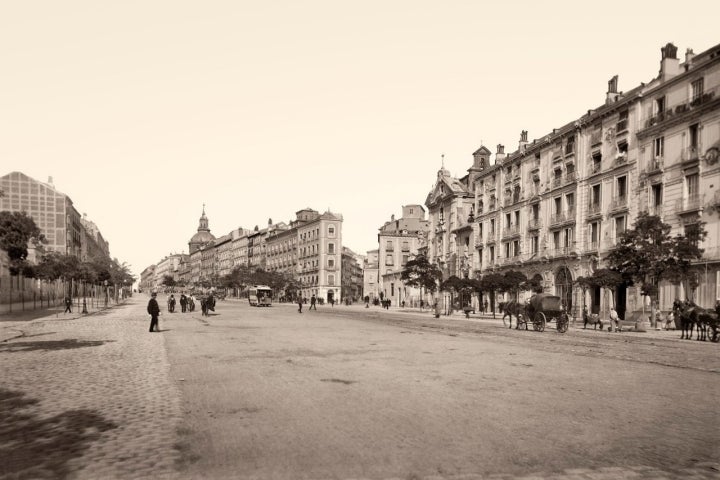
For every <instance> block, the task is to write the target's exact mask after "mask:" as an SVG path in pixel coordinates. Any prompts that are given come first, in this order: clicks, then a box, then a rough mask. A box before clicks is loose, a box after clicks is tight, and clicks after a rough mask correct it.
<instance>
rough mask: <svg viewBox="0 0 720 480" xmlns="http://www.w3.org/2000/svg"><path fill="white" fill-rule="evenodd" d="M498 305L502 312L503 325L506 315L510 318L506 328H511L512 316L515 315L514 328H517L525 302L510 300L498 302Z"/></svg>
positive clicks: (523, 312)
mask: <svg viewBox="0 0 720 480" xmlns="http://www.w3.org/2000/svg"><path fill="white" fill-rule="evenodd" d="M498 307H499V308H500V311H501V312H502V314H503V316H502V321H503V326H505V317H508V318H509V319H510V326H509V327H508V328H512V317H513V315H515V318H516V319H517V320H516V321H515V329H516V330H517V329H518V327H519V326H520V323H521V318H522V317H523V316H524V315H525V304H524V303H520V302H515V301H512V300H511V301H509V302H500V303H499V305H498Z"/></svg>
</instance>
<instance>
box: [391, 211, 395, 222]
mask: <svg viewBox="0 0 720 480" xmlns="http://www.w3.org/2000/svg"><path fill="white" fill-rule="evenodd" d="M390 221H391V222H394V221H395V214H394V213H393V214H392V215H390Z"/></svg>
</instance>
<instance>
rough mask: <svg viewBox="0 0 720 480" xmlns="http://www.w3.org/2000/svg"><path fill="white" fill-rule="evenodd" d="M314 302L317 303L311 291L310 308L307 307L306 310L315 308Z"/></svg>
mask: <svg viewBox="0 0 720 480" xmlns="http://www.w3.org/2000/svg"><path fill="white" fill-rule="evenodd" d="M316 303H317V298H315V294H314V293H313V296H312V297H310V308H308V310H313V309H315V310H317V305H316Z"/></svg>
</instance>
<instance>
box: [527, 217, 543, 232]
mask: <svg viewBox="0 0 720 480" xmlns="http://www.w3.org/2000/svg"><path fill="white" fill-rule="evenodd" d="M540 227H542V220H540V219H539V218H531V219H530V221H529V222H528V228H529V229H530V230H537V229H539V228H540Z"/></svg>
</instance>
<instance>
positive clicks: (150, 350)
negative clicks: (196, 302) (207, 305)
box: [0, 297, 181, 479]
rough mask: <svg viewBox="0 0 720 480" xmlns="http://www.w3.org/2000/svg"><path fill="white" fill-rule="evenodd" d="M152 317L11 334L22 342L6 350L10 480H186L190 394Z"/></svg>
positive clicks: (3, 397) (77, 319) (3, 395)
mask: <svg viewBox="0 0 720 480" xmlns="http://www.w3.org/2000/svg"><path fill="white" fill-rule="evenodd" d="M144 310H145V302H144V301H143V299H142V298H141V297H134V298H132V299H129V301H128V302H127V303H126V304H124V305H123V304H121V305H119V306H116V307H114V308H108V309H105V310H102V311H99V312H95V313H94V314H91V315H82V314H77V313H73V315H72V316H70V315H69V314H68V315H67V316H66V317H63V316H62V314H60V315H48V316H45V317H42V318H38V319H35V320H32V321H24V322H23V321H16V322H11V323H12V325H11V326H10V327H7V325H5V327H6V328H3V329H2V331H3V332H6V331H7V330H17V331H19V332H21V334H22V337H21V338H14V339H12V340H7V341H4V342H0V364H2V365H3V369H2V374H0V412H2V415H0V431H3V432H5V433H4V437H3V442H2V443H3V446H2V447H3V448H2V452H3V454H2V458H0V478H3V479H4V478H33V479H54V478H75V479H97V478H103V479H104V478H108V479H124V478H155V479H169V478H176V473H175V462H176V461H177V460H178V458H179V455H180V453H179V451H178V450H177V449H176V446H175V438H176V434H177V432H176V429H177V426H178V425H179V420H180V418H181V406H180V405H181V403H180V393H179V390H178V388H177V387H176V385H175V384H174V383H173V382H172V380H171V378H170V365H169V362H168V359H167V354H166V350H165V336H164V335H163V334H157V333H152V334H151V333H149V332H148V327H149V318H148V316H147V314H146V313H145V311H144ZM161 327H162V328H165V326H164V325H163V322H162V320H161Z"/></svg>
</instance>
